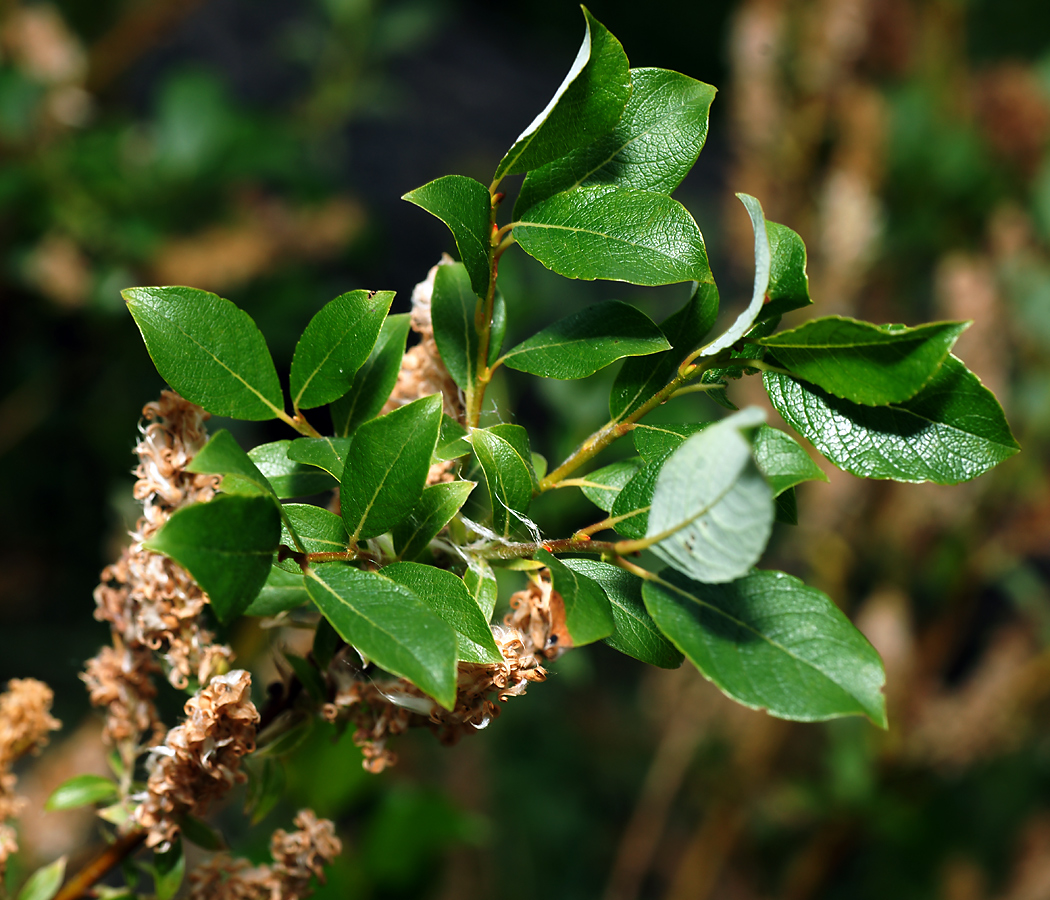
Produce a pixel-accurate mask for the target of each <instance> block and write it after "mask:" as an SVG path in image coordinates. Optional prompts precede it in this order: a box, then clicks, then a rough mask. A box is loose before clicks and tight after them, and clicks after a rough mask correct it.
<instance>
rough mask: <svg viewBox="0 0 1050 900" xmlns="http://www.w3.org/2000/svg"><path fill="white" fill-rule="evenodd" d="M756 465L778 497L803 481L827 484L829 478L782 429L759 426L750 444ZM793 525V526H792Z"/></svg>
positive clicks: (774, 494)
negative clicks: (824, 482) (825, 482)
mask: <svg viewBox="0 0 1050 900" xmlns="http://www.w3.org/2000/svg"><path fill="white" fill-rule="evenodd" d="M751 449H752V452H753V453H754V457H755V464H756V465H757V466H758V470H759V471H760V472H761V473H762V474H763V475H765V476H766V481H768V482H769V486H770V487H771V488H772V489H773V496H774V497H779V496H780V495H781V494H783V493H784V491H787V490H790V489H791V488H793V487H794V486H795V485H796V484H802V482H803V481H827V480H828V476H827V475H825V474H824V471H823V470H822V469H821V468H820V466H818V465H817V464H816V463H815V462H813V460H812V459H810V456H809V454H808V453H807V452H806V451H805V450H803V449H802V447H800V446H799V443H798V441H796V440H795V439H794V438H793V437H791V435H788V434H784V432H783V431H781V430H780V429H779V428H770V427H769V426H768V425H761V426H759V429H758V431H756V432H755V436H754V438H753V440H752V442H751ZM792 524H794V523H792Z"/></svg>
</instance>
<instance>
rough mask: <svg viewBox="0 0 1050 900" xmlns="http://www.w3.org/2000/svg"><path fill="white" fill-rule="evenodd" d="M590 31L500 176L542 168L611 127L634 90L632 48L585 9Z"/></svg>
mask: <svg viewBox="0 0 1050 900" xmlns="http://www.w3.org/2000/svg"><path fill="white" fill-rule="evenodd" d="M583 14H584V17H585V19H586V26H587V31H586V33H585V34H584V36H583V44H582V45H581V46H580V50H579V52H578V53H577V54H576V60H575V61H574V62H573V64H572V68H570V69H569V73H568V75H566V76H565V80H564V81H563V82H562V83H561V86H560V87H559V88H558V90H557V91H555V93H554V96H553V97H552V98H551V100H550V102H549V103H548V104H547V106H546V107H545V108H544V109H543V111H542V112H541V113H540V114H539V115H538V116H536V118H535V119H533V120H532V123H531V124H530V125H529V127H528V128H526V129H525V130H524V131H523V132H522V133H521V134H520V135H518V139H517V140H516V141H515V142H514V146H513V147H511V148H510V150H508V151H507V155H506V156H504V157H503V159H502V161H501V162H500V164H499V166H498V167H497V168H496V180H497V181H498V180H499V179H501V178H502V177H503V176H504V175H513V174H514V173H515V172H527V171H529V170H530V169H536V168H539V167H540V166H542V165H545V164H546V163H549V162H550V161H551V160H555V159H557V158H558V157H559V156H564V155H565V154H566V153H569V152H570V151H572V150H575V149H576V148H577V147H583V146H586V145H587V144H589V143H591V141H593V140H594V139H595V138H597V137H599V136H600V135H603V134H605V133H606V132H607V131H609V130H611V129H612V128H613V127H614V126H615V125H616V123H617V121H619V118H620V116H621V115H622V114H623V110H624V107H625V106H626V105H627V100H628V98H629V97H630V96H631V76H630V73H629V71H628V62H627V54H626V53H624V52H623V47H622V46H620V42H619V41H618V40H616V38H614V37H613V36H612V35H611V34H610V33H609V31H608V30H607V29H606V28H605V26H604V25H602V24H601V22H599V21H598V20H597V19H595V18H594V16H592V15H591V14H590V13H589V12H588V11H587V10H586V8H585V9H584V10H583Z"/></svg>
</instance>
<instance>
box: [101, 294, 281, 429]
mask: <svg viewBox="0 0 1050 900" xmlns="http://www.w3.org/2000/svg"><path fill="white" fill-rule="evenodd" d="M122 296H123V297H124V300H125V301H126V302H127V304H128V309H129V310H130V311H131V315H132V316H133V317H134V319H135V324H136V325H138V327H139V331H141V332H142V339H143V340H144V341H145V342H146V349H147V350H148V351H149V355H150V357H152V359H153V363H154V365H156V367H157V371H158V372H159V373H160V376H161V378H163V379H164V380H165V381H166V382H168V384H170V385H171V386H172V388H174V389H175V390H176V391H178V392H179V393H180V394H182V396H183V397H185V398H186V399H187V400H189V401H191V402H192V403H196V404H197V405H198V406H203V407H204V408H205V409H206V410H208V412H210V413H212V414H214V415H217V416H231V417H233V418H234V419H251V420H262V419H273V418H275V417H277V416H278V415H280V414H281V413H282V412H283V411H284V410H283V407H284V397H283V395H282V394H281V383H280V381H279V380H278V378H277V370H276V369H275V368H274V365H273V359H272V358H271V357H270V351H269V349H267V347H266V339H265V338H264V337H263V336H262V333H261V332H260V331H259V329H258V328H257V327H256V326H255V322H253V321H252V318H251V316H249V315H248V313H246V312H244V311H243V310H240V309H238V308H237V307H236V306H234V305H233V304H232V303H231V302H230V301H229V300H224V299H223V298H222V297H217V296H216V295H215V294H210V293H208V292H207V291H201V290H197V288H189V287H140V288H128V289H127V290H125V291H123V292H122Z"/></svg>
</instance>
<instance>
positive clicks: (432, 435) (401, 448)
mask: <svg viewBox="0 0 1050 900" xmlns="http://www.w3.org/2000/svg"><path fill="white" fill-rule="evenodd" d="M440 430H441V395H440V394H431V395H430V396H429V397H423V398H421V399H419V400H415V401H413V402H412V403H409V404H408V405H406V406H402V407H400V408H399V409H395V410H394V411H393V412H389V413H387V414H386V415H385V416H380V417H379V418H377V419H372V420H371V421H370V422H365V423H364V424H363V425H360V426H358V429H357V431H355V432H354V436H353V438H352V441H351V444H350V449H349V451H348V452H347V456H346V466H345V468H344V469H343V478H342V483H341V488H340V492H339V497H340V502H341V504H342V512H343V521H344V522H345V523H346V528H347V531H349V532H350V538H351V540H352V541H358V540H363V539H365V538H371V537H376V536H377V535H380V534H383V532H385V531H389V530H390V529H391V528H393V527H394V526H395V525H397V523H398V522H400V521H401V520H402V519H404V518H406V517H407V516H408V514H409V513H411V512H412V510H413V508H414V507H415V505H416V504H417V503H418V502H419V498H420V496H421V495H422V493H423V488H424V486H425V485H426V481H427V472H428V471H429V469H430V459H431V457H432V456H433V455H434V448H435V447H436V446H437V439H438V434H439V432H440Z"/></svg>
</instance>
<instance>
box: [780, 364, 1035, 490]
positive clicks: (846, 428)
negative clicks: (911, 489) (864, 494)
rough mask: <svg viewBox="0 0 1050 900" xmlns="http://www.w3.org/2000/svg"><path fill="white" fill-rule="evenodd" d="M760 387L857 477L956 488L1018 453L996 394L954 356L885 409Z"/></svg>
mask: <svg viewBox="0 0 1050 900" xmlns="http://www.w3.org/2000/svg"><path fill="white" fill-rule="evenodd" d="M763 380H764V382H765V385H766V391H767V392H768V394H769V399H770V402H772V404H773V406H774V408H775V409H776V410H777V412H779V413H780V415H781V416H783V417H784V421H785V422H787V423H788V424H789V425H790V426H791V427H792V428H794V429H795V430H796V431H797V432H798V433H799V434H801V435H802V436H803V437H804V438H806V440H808V441H809V442H810V443H811V444H812V445H813V446H814V447H816V448H817V450H818V451H820V453H822V454H823V455H824V456H826V457H827V458H828V459H829V460H830V461H831V462H833V463H834V464H835V465H836V466H838V467H839V468H840V469H844V470H845V471H847V472H851V473H853V474H854V475H858V476H860V477H861V478H892V479H893V480H895V481H907V482H921V481H932V482H934V483H936V484H958V483H959V482H962V481H969V480H970V479H972V478H976V477H977V476H978V475H983V474H984V473H985V472H987V471H988V470H989V469H991V468H993V467H994V466H997V465H998V464H999V463H1001V462H1002V461H1003V460H1006V459H1009V458H1010V457H1011V456H1013V455H1014V454H1015V453H1016V452H1017V451H1018V450H1019V449H1020V448H1019V447H1018V445H1017V441H1015V440H1014V436H1013V435H1012V434H1011V433H1010V426H1009V425H1008V424H1007V422H1006V416H1005V415H1004V414H1003V410H1002V407H1001V406H1000V405H999V401H998V400H996V399H995V395H994V394H992V392H991V391H989V390H988V389H987V388H986V387H985V386H984V385H983V384H981V382H980V379H978V378H977V376H976V375H974V374H973V373H972V372H971V371H970V370H969V369H967V368H966V366H964V365H963V364H962V363H961V362H960V361H959V360H958V359H956V358H955V357H954V356H949V357H948V359H947V360H946V361H945V363H944V364H943V365H942V366H941V368H940V371H938V372H937V374H936V375H934V377H933V379H932V380H931V381H930V383H929V384H927V385H926V387H925V388H923V389H922V390H921V391H920V392H919V393H918V394H916V395H915V396H914V397H912V398H911V399H910V400H906V401H904V402H903V403H898V404H893V405H891V406H878V407H872V406H861V405H859V404H857V403H851V402H850V401H849V400H840V399H839V398H837V397H832V396H831V395H830V394H828V393H826V392H825V391H822V390H821V389H820V388H816V387H811V386H809V385H805V384H803V383H801V382H798V381H795V380H794V379H792V378H788V377H787V376H785V375H779V374H776V373H772V372H767V373H766V374H765V376H764V378H763Z"/></svg>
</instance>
